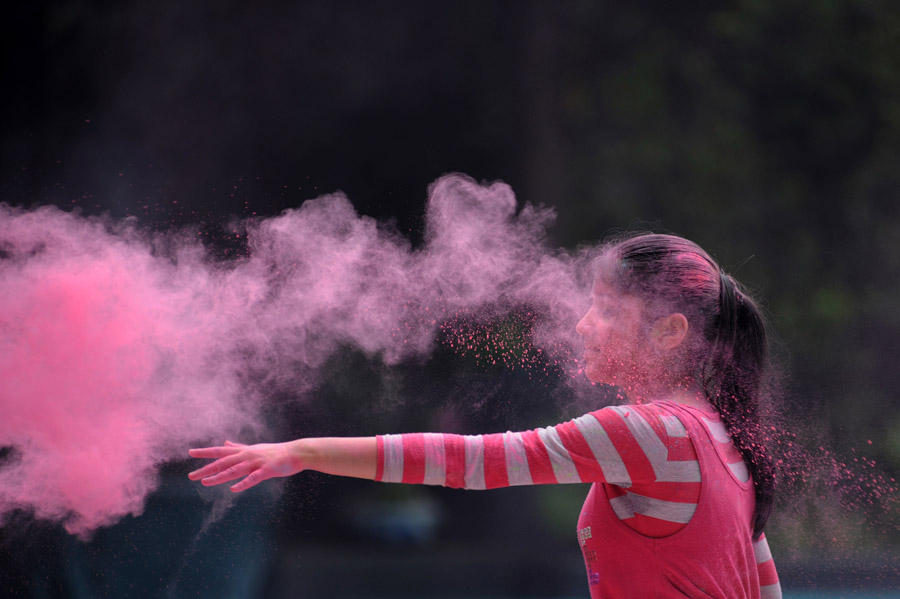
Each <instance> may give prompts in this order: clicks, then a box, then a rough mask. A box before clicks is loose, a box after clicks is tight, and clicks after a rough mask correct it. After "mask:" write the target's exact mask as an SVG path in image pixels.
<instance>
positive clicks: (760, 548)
mask: <svg viewBox="0 0 900 599" xmlns="http://www.w3.org/2000/svg"><path fill="white" fill-rule="evenodd" d="M753 553H754V554H755V555H756V570H757V572H758V573H759V595H760V598H761V599H781V583H780V582H779V581H778V572H777V571H776V570H775V560H774V559H772V551H771V550H770V549H769V542H768V541H766V535H762V536H761V537H760V538H759V540H758V541H757V542H755V543H754V544H753Z"/></svg>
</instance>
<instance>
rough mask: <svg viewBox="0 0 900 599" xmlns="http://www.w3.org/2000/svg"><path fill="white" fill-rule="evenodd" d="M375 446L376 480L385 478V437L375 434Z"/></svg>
mask: <svg viewBox="0 0 900 599" xmlns="http://www.w3.org/2000/svg"><path fill="white" fill-rule="evenodd" d="M375 447H376V457H375V480H382V479H383V478H384V439H383V438H382V437H381V435H376V436H375Z"/></svg>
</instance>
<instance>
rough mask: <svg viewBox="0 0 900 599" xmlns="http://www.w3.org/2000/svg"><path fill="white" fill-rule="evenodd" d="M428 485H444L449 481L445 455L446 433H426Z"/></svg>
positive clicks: (425, 481)
mask: <svg viewBox="0 0 900 599" xmlns="http://www.w3.org/2000/svg"><path fill="white" fill-rule="evenodd" d="M423 482H424V484H426V485H444V484H445V483H446V482H447V460H446V458H445V457H444V435H441V434H439V433H425V480H424V481H423Z"/></svg>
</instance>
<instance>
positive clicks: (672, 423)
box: [659, 414, 688, 438]
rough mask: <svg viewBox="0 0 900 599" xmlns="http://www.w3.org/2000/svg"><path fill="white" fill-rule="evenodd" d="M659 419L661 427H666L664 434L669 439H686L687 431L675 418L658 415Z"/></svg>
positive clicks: (667, 415)
mask: <svg viewBox="0 0 900 599" xmlns="http://www.w3.org/2000/svg"><path fill="white" fill-rule="evenodd" d="M659 419H660V420H662V423H663V426H665V427H666V434H667V435H669V436H670V437H679V438H680V437H687V436H688V433H687V429H686V428H684V424H682V423H681V420H679V419H678V417H676V416H672V415H669V414H660V416H659Z"/></svg>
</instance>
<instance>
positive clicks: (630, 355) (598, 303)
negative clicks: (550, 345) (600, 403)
mask: <svg viewBox="0 0 900 599" xmlns="http://www.w3.org/2000/svg"><path fill="white" fill-rule="evenodd" d="M642 313H643V302H642V301H641V300H640V299H639V298H637V297H635V296H632V295H623V294H620V293H618V292H617V291H615V290H614V289H612V288H611V287H609V286H608V285H607V284H606V283H604V282H603V281H602V280H600V279H599V278H598V279H597V281H595V283H594V287H593V290H592V293H591V307H590V308H589V309H588V311H587V313H586V314H585V315H584V316H583V317H582V318H581V320H580V321H579V322H578V324H577V325H576V327H575V331H576V332H577V333H578V334H579V335H581V337H582V339H583V340H584V372H585V375H586V376H587V377H588V379H590V380H591V381H593V382H595V383H607V384H610V385H618V386H621V387H629V386H631V385H629V384H628V383H629V381H631V382H633V380H632V379H633V378H634V377H636V376H637V374H638V372H640V370H641V369H640V368H639V366H640V360H639V358H640V354H641V351H642V348H643V347H644V343H643V342H642V335H641V330H642V327H641V316H642ZM630 377H631V378H630Z"/></svg>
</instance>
